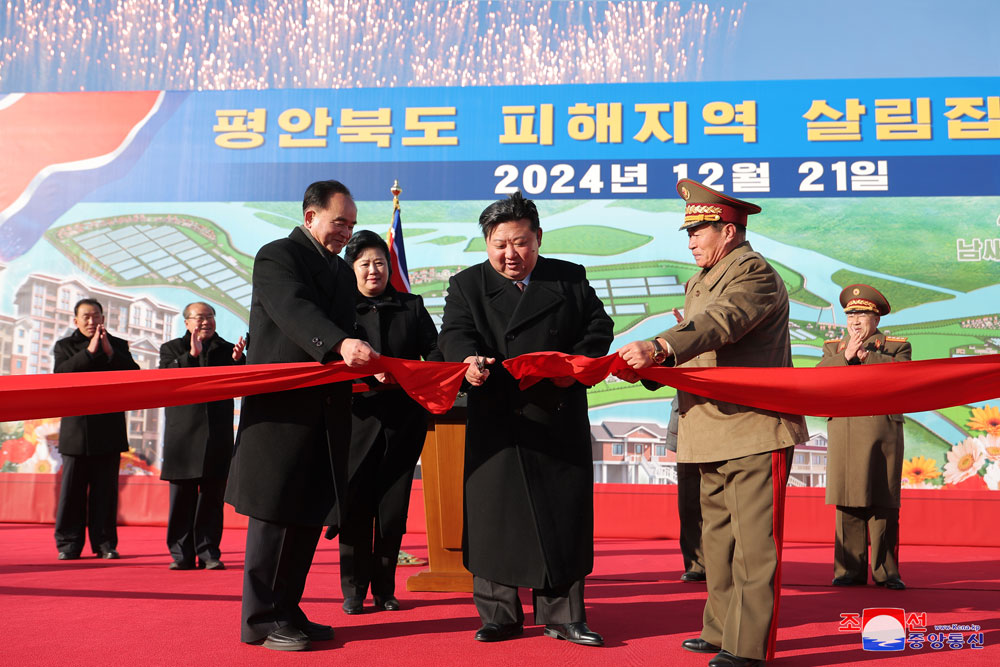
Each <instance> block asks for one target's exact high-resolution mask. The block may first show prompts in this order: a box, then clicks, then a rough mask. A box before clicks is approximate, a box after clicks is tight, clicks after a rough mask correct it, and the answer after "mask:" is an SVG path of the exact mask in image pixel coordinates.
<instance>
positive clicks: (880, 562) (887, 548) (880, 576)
mask: <svg viewBox="0 0 1000 667" xmlns="http://www.w3.org/2000/svg"><path fill="white" fill-rule="evenodd" d="M869 542H870V543H871V549H872V553H871V570H872V579H873V580H875V581H877V582H884V581H886V580H888V579H899V508H898V507H845V506H843V505H837V540H836V542H835V545H834V550H833V573H834V576H835V577H847V578H850V579H853V580H854V581H855V582H857V583H859V584H866V583H868V544H869Z"/></svg>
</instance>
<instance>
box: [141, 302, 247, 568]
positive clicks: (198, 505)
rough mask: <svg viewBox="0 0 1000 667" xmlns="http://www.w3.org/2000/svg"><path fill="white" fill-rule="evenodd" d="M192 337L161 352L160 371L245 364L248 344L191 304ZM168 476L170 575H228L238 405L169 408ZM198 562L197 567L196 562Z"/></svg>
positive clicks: (205, 307) (187, 313)
mask: <svg viewBox="0 0 1000 667" xmlns="http://www.w3.org/2000/svg"><path fill="white" fill-rule="evenodd" d="M184 326H185V328H187V333H186V334H184V335H183V336H181V337H180V338H175V339H173V340H169V341H167V342H166V343H164V344H163V345H162V346H160V368H197V367H201V366H232V365H234V364H242V363H243V362H244V359H243V348H244V347H245V346H246V343H245V342H244V340H243V337H242V336H241V337H240V339H239V340H238V341H237V342H236V344H235V345H234V344H233V343H230V342H229V341H227V340H225V339H223V338H222V337H221V336H219V335H218V334H217V333H216V332H215V308H213V307H212V306H210V305H209V304H207V303H202V302H196V303H189V304H188V305H187V306H185V308H184ZM165 412H166V420H165V424H164V426H163V470H162V471H161V473H160V479H165V480H167V481H169V482H170V510H169V514H168V515H167V548H168V549H170V555H171V557H172V558H173V561H172V562H171V563H170V569H171V570H191V569H194V568H195V567H199V568H201V567H204V568H206V569H209V570H224V569H225V567H226V566H225V565H224V564H223V563H222V560H221V555H222V552H221V550H220V549H219V543H220V542H221V541H222V506H223V497H224V496H225V493H226V477H228V475H229V461H230V459H232V456H233V399H231V398H230V399H226V400H223V401H212V402H210V403H194V404H191V405H177V406H173V407H169V408H166V410H165ZM196 556H197V561H196V560H195V557H196Z"/></svg>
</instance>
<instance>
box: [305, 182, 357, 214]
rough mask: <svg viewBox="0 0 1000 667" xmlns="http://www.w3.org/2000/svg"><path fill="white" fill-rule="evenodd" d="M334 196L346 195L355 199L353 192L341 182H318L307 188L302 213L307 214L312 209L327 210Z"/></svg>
mask: <svg viewBox="0 0 1000 667" xmlns="http://www.w3.org/2000/svg"><path fill="white" fill-rule="evenodd" d="M334 195H344V196H345V197H351V199H354V197H352V196H351V191H350V190H348V189H347V186H346V185H344V184H343V183H341V182H340V181H333V180H330V181H316V182H315V183H313V184H312V185H310V186H309V187H308V188H306V194H305V196H304V197H302V212H303V213H305V212H306V211H307V210H309V208H311V207H316V208H321V209H325V208H326V207H327V206H329V205H330V198H331V197H333V196H334Z"/></svg>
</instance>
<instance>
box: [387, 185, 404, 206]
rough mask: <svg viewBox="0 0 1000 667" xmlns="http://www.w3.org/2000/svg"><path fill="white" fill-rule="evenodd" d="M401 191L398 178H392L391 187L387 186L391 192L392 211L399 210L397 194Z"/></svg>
mask: <svg viewBox="0 0 1000 667" xmlns="http://www.w3.org/2000/svg"><path fill="white" fill-rule="evenodd" d="M402 191H403V189H402V188H401V187H399V179H398V178H394V179H392V187H391V188H389V192H391V193H392V210H393V211H398V210H399V194H400V193H401V192H402Z"/></svg>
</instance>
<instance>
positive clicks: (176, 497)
mask: <svg viewBox="0 0 1000 667" xmlns="http://www.w3.org/2000/svg"><path fill="white" fill-rule="evenodd" d="M225 495H226V480H224V479H178V480H171V481H170V511H169V514H168V515H167V548H168V549H170V555H171V557H172V558H173V559H174V560H175V561H176V562H178V563H185V564H190V565H194V562H195V556H197V557H198V558H199V559H200V560H201V562H202V563H204V562H206V561H209V560H219V557H220V556H221V555H222V552H221V551H220V550H219V543H220V542H221V541H222V506H223V498H224V497H225Z"/></svg>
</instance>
